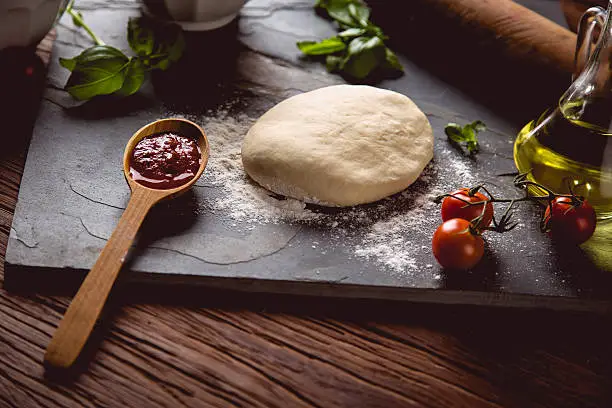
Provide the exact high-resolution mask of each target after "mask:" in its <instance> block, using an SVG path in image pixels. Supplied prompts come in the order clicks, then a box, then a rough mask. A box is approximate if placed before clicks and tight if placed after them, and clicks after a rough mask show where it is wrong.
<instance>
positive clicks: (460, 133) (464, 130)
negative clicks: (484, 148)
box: [444, 120, 486, 154]
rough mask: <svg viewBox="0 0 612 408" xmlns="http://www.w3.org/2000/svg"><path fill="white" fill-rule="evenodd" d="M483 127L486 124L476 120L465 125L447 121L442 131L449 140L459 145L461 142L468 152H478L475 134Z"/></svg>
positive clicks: (484, 127) (483, 128)
mask: <svg viewBox="0 0 612 408" xmlns="http://www.w3.org/2000/svg"><path fill="white" fill-rule="evenodd" d="M485 129H486V125H485V124H484V123H483V122H482V121H480V120H477V121H474V122H472V123H469V124H467V125H465V126H461V125H459V124H457V123H449V124H447V125H446V127H445V128H444V133H446V135H447V136H448V138H449V140H450V141H451V142H453V143H456V144H457V145H459V146H460V145H461V144H462V143H463V144H464V145H465V147H466V149H467V150H468V153H469V154H475V153H478V147H479V146H478V139H477V137H476V135H477V133H478V132H479V131H482V130H485Z"/></svg>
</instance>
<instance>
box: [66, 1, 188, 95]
mask: <svg viewBox="0 0 612 408" xmlns="http://www.w3.org/2000/svg"><path fill="white" fill-rule="evenodd" d="M66 11H68V13H70V14H71V15H72V17H73V21H74V22H75V25H77V26H79V27H83V28H85V29H86V31H87V32H88V33H89V34H90V36H91V37H92V39H93V40H94V42H95V43H96V45H95V46H93V47H91V48H88V49H86V50H85V51H83V52H82V53H80V54H79V55H77V56H76V57H74V58H70V59H66V58H60V64H61V65H62V66H63V67H64V68H66V69H68V70H69V71H70V72H71V73H72V74H71V75H70V77H69V78H68V82H66V85H65V87H64V89H66V91H68V93H69V94H70V95H72V97H73V98H75V99H78V100H82V101H84V100H89V99H92V98H93V97H95V96H99V95H117V96H129V95H132V94H134V93H135V92H137V91H138V90H139V89H140V87H141V86H142V84H143V83H144V81H145V76H146V73H147V72H148V71H151V70H153V69H161V70H166V69H168V67H169V66H170V64H172V63H173V62H176V61H178V60H179V58H180V57H181V55H182V54H183V50H184V49H185V40H184V38H183V35H182V32H181V30H180V28H178V27H177V26H167V27H163V28H158V27H156V26H154V25H152V24H151V23H150V22H149V20H146V19H144V18H142V17H141V18H131V19H130V20H129V22H128V29H127V37H128V42H129V44H130V48H131V49H132V50H133V51H134V52H135V53H136V56H132V57H128V56H127V55H125V54H124V53H123V52H121V51H120V50H118V49H117V48H114V47H111V46H109V45H106V44H104V42H102V40H100V39H99V38H98V37H97V36H96V35H95V34H94V33H93V32H92V31H91V29H90V28H89V27H88V26H87V24H85V22H84V21H83V16H82V15H81V14H80V13H78V12H75V11H74V10H73V9H72V4H70V5H69V6H68V8H67V9H66Z"/></svg>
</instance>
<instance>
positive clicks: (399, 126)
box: [242, 85, 433, 206]
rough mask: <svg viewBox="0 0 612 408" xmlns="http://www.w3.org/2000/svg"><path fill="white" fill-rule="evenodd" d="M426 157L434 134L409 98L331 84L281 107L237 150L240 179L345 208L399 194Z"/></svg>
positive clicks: (429, 155)
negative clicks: (243, 176) (239, 152)
mask: <svg viewBox="0 0 612 408" xmlns="http://www.w3.org/2000/svg"><path fill="white" fill-rule="evenodd" d="M432 157H433V133H432V130H431V126H430V124H429V121H428V120H427V117H426V116H425V114H424V113H423V112H422V111H421V110H420V109H419V108H418V107H417V106H416V105H415V104H414V102H412V101H411V100H410V99H409V98H408V97H406V96H404V95H401V94H399V93H397V92H393V91H388V90H384V89H379V88H374V87H371V86H363V85H335V86H329V87H326V88H321V89H317V90H315V91H311V92H306V93H303V94H299V95H296V96H293V97H291V98H289V99H286V100H284V101H283V102H281V103H279V104H278V105H276V106H274V107H273V108H272V109H270V110H269V111H268V112H266V113H265V114H264V115H263V116H262V117H261V118H259V120H258V121H257V122H256V123H255V124H254V125H253V126H252V127H251V129H250V130H249V132H248V133H247V135H246V137H245V139H244V142H243V144H242V163H243V165H244V169H245V170H246V172H247V173H248V174H249V175H250V176H251V177H252V178H253V179H254V180H255V181H257V182H258V183H259V184H261V185H262V186H263V187H265V188H267V189H268V190H271V191H273V192H275V193H278V194H281V195H284V196H289V197H293V198H297V199H299V200H303V201H306V202H311V203H316V204H321V205H328V206H352V205H357V204H364V203H369V202H373V201H377V200H380V199H381V198H384V197H386V196H389V195H391V194H394V193H397V192H399V191H402V190H404V189H405V188H406V187H408V186H409V185H411V184H412V183H413V182H414V181H415V180H416V179H417V178H418V177H419V175H420V174H421V172H422V171H423V169H424V168H425V166H426V165H427V163H428V162H429V161H430V160H431V159H432Z"/></svg>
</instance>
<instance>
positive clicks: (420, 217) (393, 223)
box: [169, 107, 475, 279]
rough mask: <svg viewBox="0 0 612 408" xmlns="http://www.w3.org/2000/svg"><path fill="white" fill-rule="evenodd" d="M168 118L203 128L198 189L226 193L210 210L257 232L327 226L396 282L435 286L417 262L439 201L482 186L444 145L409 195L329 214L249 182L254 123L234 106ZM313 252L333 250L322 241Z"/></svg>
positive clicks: (214, 200) (426, 265) (426, 266)
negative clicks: (247, 159)
mask: <svg viewBox="0 0 612 408" xmlns="http://www.w3.org/2000/svg"><path fill="white" fill-rule="evenodd" d="M230 108H231V107H230ZM169 114H170V115H174V116H179V117H180V116H183V117H185V118H187V119H189V120H192V121H194V122H196V123H198V124H200V125H202V127H203V128H204V129H205V131H206V134H207V136H208V139H209V143H210V150H211V154H210V158H209V162H208V165H207V168H206V172H205V175H204V176H203V178H202V179H201V180H199V181H198V183H197V185H199V186H202V187H213V188H215V189H216V190H217V191H219V192H220V193H219V194H215V195H214V197H212V198H211V200H210V201H208V202H207V204H206V208H205V209H204V210H205V211H209V212H212V213H218V214H222V215H223V217H224V218H229V219H231V220H232V221H235V222H233V223H232V226H233V227H235V228H246V229H250V228H252V226H253V224H269V223H302V224H307V225H313V226H316V227H321V228H323V229H325V230H326V231H329V233H330V236H331V237H332V238H333V240H334V241H335V242H339V243H340V244H341V245H345V244H347V243H349V245H351V248H352V249H351V250H350V251H351V253H352V255H354V256H356V257H359V258H363V259H364V260H365V261H367V262H376V263H378V264H381V265H384V266H386V267H387V269H388V270H389V271H390V273H392V274H394V275H396V276H409V275H411V274H413V273H415V272H416V271H419V270H424V271H428V272H430V273H431V274H432V279H436V278H435V277H434V276H433V273H434V270H433V268H432V265H431V264H430V263H424V264H423V265H420V264H419V262H418V261H417V259H418V258H419V255H422V254H423V253H427V252H429V251H430V250H429V246H423V245H421V244H420V243H422V242H430V239H431V236H432V234H433V232H434V231H435V228H436V227H437V226H438V225H439V224H440V219H439V212H438V210H437V208H438V205H437V204H435V203H434V202H433V200H432V199H433V197H435V196H436V195H438V194H443V193H445V192H449V191H452V190H454V189H456V188H458V187H460V186H466V185H472V184H473V183H475V180H474V177H473V176H472V169H471V166H470V164H469V160H468V159H466V158H464V157H462V156H460V155H459V154H458V153H457V152H455V151H453V150H451V148H450V147H447V146H440V143H438V146H436V151H435V153H434V160H433V161H432V163H430V164H429V165H428V166H427V167H426V169H425V171H424V172H423V174H422V175H421V177H420V178H419V179H418V180H417V182H415V183H414V184H413V185H412V186H410V187H409V188H408V189H407V190H405V191H404V192H402V193H399V194H396V195H394V196H393V197H390V198H387V199H384V200H381V201H380V202H378V203H374V204H370V205H363V206H358V207H351V208H344V209H329V208H324V207H319V206H316V205H311V204H308V205H307V204H305V203H303V202H301V201H298V200H295V199H291V198H285V197H280V196H277V195H275V194H274V193H271V192H269V191H267V190H265V189H263V188H262V187H260V186H259V185H258V184H256V183H255V182H253V181H252V180H251V179H250V178H249V177H248V176H247V175H246V173H245V172H244V170H243V168H242V160H241V155H240V150H241V145H242V139H243V138H244V136H245V135H246V133H247V131H248V130H249V128H250V127H251V125H252V124H253V123H254V121H255V119H254V118H251V117H249V116H247V115H245V114H238V115H233V114H231V113H230V109H229V108H228V107H226V108H225V109H220V110H218V111H215V112H210V113H209V114H207V115H204V116H197V117H195V116H184V115H176V114H174V113H169ZM438 163H443V165H438ZM311 246H312V248H315V249H319V248H320V249H321V250H322V251H326V250H329V248H325V247H324V246H320V244H319V243H318V242H316V243H315V242H313V243H312V245H311ZM421 257H422V256H421Z"/></svg>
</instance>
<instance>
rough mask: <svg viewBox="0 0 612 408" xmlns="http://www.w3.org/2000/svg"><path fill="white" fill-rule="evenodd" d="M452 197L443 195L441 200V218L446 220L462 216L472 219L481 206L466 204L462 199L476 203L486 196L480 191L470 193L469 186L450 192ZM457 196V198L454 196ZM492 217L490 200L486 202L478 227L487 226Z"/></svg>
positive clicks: (485, 198) (477, 214) (480, 209)
mask: <svg viewBox="0 0 612 408" xmlns="http://www.w3.org/2000/svg"><path fill="white" fill-rule="evenodd" d="M451 196H452V197H445V198H444V200H443V201H442V210H441V211H442V220H443V221H448V220H450V219H453V218H463V219H464V220H468V221H472V220H473V219H475V218H476V217H478V216H480V214H482V206H483V205H484V204H479V205H468V204H467V203H465V202H464V201H461V200H465V201H467V202H470V203H477V202H480V201H486V200H487V197H486V196H485V195H484V194H482V193H475V194H473V195H470V189H469V188H462V189H459V190H457V191H454V192H453V193H451ZM455 197H457V198H455ZM492 219H493V204H491V203H490V202H489V203H487V204H486V208H485V212H484V215H483V217H482V222H481V223H480V227H481V228H482V227H488V226H489V225H490V224H491V220H492Z"/></svg>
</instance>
